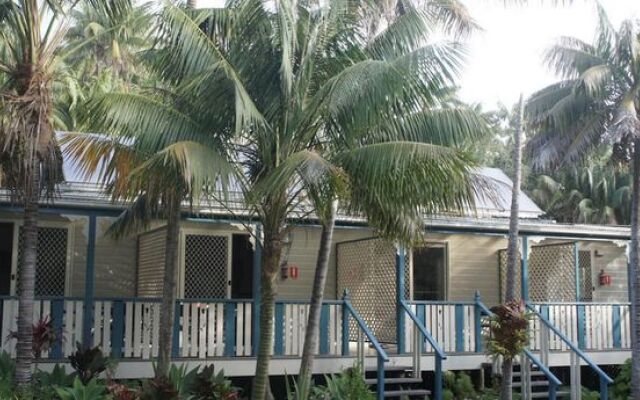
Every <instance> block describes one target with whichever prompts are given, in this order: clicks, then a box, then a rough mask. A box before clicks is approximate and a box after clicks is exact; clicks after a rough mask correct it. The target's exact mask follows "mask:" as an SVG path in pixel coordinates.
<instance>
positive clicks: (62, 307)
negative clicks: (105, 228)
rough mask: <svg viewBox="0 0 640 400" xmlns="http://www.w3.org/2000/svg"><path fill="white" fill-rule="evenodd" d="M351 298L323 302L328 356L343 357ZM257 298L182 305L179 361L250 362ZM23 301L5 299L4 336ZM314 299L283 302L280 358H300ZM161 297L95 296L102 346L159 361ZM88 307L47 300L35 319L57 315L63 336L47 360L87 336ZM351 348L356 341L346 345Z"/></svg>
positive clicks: (0, 302)
mask: <svg viewBox="0 0 640 400" xmlns="http://www.w3.org/2000/svg"><path fill="white" fill-rule="evenodd" d="M343 303H344V302H343V300H334V301H332V300H329V301H325V302H323V305H322V312H321V322H322V324H321V327H320V337H319V353H320V354H321V355H330V356H340V355H341V354H342V350H343V347H344V346H343V344H342V343H341V338H342V334H341V326H342V319H341V314H343V308H344V304H343ZM253 304H254V303H253V300H251V299H209V298H204V299H188V300H185V299H179V300H178V301H177V302H176V306H175V307H176V310H175V317H174V318H175V319H174V334H173V344H172V347H173V348H172V356H173V357H174V358H179V357H196V358H210V357H223V356H224V357H249V356H251V355H252V354H253V340H254V338H255V337H256V336H257V335H256V334H255V332H254V331H253V329H252V327H253V322H254V318H255V314H254V313H253V311H254V308H253ZM17 305H18V302H17V298H16V297H9V296H4V297H0V314H1V317H0V335H2V337H3V338H6V337H7V336H9V332H11V331H15V330H16V329H17V328H16V321H17ZM308 305H309V302H308V301H295V300H283V301H277V302H276V306H275V307H276V310H275V311H276V312H275V324H276V325H275V333H276V335H275V337H276V340H275V347H274V353H275V355H276V356H298V355H299V354H300V353H301V350H302V344H303V342H304V335H303V332H304V327H305V326H306V323H307V317H308ZM160 306H161V302H160V299H158V298H95V299H94V301H92V307H91V309H90V311H91V315H92V320H94V321H93V325H92V329H91V334H92V341H93V342H94V345H98V346H100V347H101V348H102V349H103V351H105V352H108V353H110V354H111V356H112V357H114V358H118V359H142V360H144V359H153V358H154V357H155V356H156V355H157V352H158V343H157V338H158V333H159V315H160ZM86 314H87V310H86V307H84V302H83V301H82V298H81V297H66V298H60V297H39V298H37V299H36V301H35V312H34V321H36V320H38V319H40V318H44V317H49V318H51V321H52V324H53V327H54V329H55V330H56V332H58V335H59V337H63V340H59V341H57V342H56V343H54V345H53V346H52V348H51V350H50V351H49V352H48V353H45V354H43V358H48V359H55V360H59V359H63V358H65V357H66V356H68V355H70V354H71V353H72V352H73V351H74V346H75V343H76V342H77V341H81V340H82V339H83V336H85V335H84V332H85V329H84V328H85V324H84V320H83V318H84V316H85V315H86ZM346 346H347V348H348V343H346ZM0 351H7V352H9V353H10V354H14V353H15V342H13V341H6V340H2V341H1V342H0Z"/></svg>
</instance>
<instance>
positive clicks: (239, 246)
mask: <svg viewBox="0 0 640 400" xmlns="http://www.w3.org/2000/svg"><path fill="white" fill-rule="evenodd" d="M250 239H251V237H250V236H249V235H244V234H241V235H237V234H236V235H233V240H232V245H231V255H232V257H231V298H232V299H251V298H253V245H252V244H251V241H250Z"/></svg>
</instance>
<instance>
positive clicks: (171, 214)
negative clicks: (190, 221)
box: [156, 198, 180, 377]
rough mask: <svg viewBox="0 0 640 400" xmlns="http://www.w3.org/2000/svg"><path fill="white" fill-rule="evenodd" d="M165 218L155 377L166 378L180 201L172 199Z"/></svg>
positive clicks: (171, 325)
mask: <svg viewBox="0 0 640 400" xmlns="http://www.w3.org/2000/svg"><path fill="white" fill-rule="evenodd" d="M171 203H172V204H170V205H169V208H170V209H169V210H168V216H167V237H166V240H165V243H166V248H165V256H164V283H163V286H162V308H161V309H160V337H159V339H158V367H157V368H156V377H160V376H166V375H167V373H168V372H169V365H170V364H171V348H172V344H173V328H174V327H173V322H174V317H175V309H176V307H175V303H176V274H177V272H178V260H179V257H178V238H179V236H180V199H179V198H177V199H173V201H172V202H171Z"/></svg>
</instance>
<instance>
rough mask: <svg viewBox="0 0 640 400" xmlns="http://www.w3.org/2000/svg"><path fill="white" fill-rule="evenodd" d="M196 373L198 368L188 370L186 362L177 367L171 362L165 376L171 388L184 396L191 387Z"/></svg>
mask: <svg viewBox="0 0 640 400" xmlns="http://www.w3.org/2000/svg"><path fill="white" fill-rule="evenodd" d="M197 375H198V368H194V369H192V370H188V369H187V365H186V364H183V365H181V366H179V367H178V366H177V365H175V364H172V365H171V368H169V373H168V376H167V377H168V378H169V381H170V382H171V384H172V385H173V388H174V389H175V390H176V391H177V392H178V395H179V396H180V397H184V396H186V395H187V394H189V393H190V392H191V390H192V389H193V386H194V384H195V381H196V377H197Z"/></svg>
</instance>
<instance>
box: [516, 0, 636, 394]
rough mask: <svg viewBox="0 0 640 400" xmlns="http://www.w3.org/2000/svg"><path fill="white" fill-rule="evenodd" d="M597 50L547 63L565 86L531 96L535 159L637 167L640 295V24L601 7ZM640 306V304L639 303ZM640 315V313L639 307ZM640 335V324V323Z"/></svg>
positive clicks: (572, 47) (584, 48)
mask: <svg viewBox="0 0 640 400" xmlns="http://www.w3.org/2000/svg"><path fill="white" fill-rule="evenodd" d="M598 10H599V20H598V25H597V28H596V33H595V40H594V42H593V43H586V42H584V41H581V40H579V39H577V38H572V37H565V38H561V39H560V40H559V41H558V43H557V44H556V45H554V46H553V47H552V48H550V49H549V50H548V52H547V54H546V58H545V60H546V62H547V64H548V65H549V67H550V68H551V69H553V70H554V71H555V72H556V73H557V74H558V75H559V76H560V77H561V79H562V80H561V81H560V82H558V83H555V84H553V85H550V86H548V87H546V88H544V89H542V90H540V91H539V92H537V93H535V94H534V95H532V96H531V98H530V99H529V101H528V104H527V114H528V117H527V120H528V121H529V122H530V123H532V125H533V127H534V128H535V129H536V130H537V133H536V135H535V137H533V138H532V140H531V141H530V142H529V152H530V154H531V155H532V156H533V157H532V158H533V161H534V163H535V165H536V166H538V167H546V168H553V167H558V166H565V165H572V164H573V163H575V162H577V161H579V160H581V159H583V158H584V157H585V156H587V155H589V154H590V153H591V152H592V150H593V149H595V148H596V147H600V146H602V145H607V146H609V147H611V148H612V155H613V156H612V157H613V159H614V161H617V162H623V163H631V164H632V168H631V171H632V180H631V181H632V185H631V186H632V206H631V242H630V251H629V264H630V268H632V269H633V270H634V271H636V272H637V273H635V274H634V276H636V277H637V278H636V281H635V282H633V285H634V286H635V287H636V289H637V290H636V291H640V270H639V268H638V267H639V264H638V255H639V252H640V241H639V237H638V235H639V224H638V206H639V196H640V151H639V149H640V121H639V120H638V100H637V99H638V96H639V95H640V52H639V51H638V48H639V47H640V45H639V43H638V25H637V22H636V21H635V20H626V21H624V22H622V24H621V25H620V28H619V29H618V30H616V29H614V27H613V26H612V24H611V22H610V21H609V18H608V17H607V14H606V12H605V11H604V9H603V8H602V7H600V6H599V7H598ZM634 301H635V302H638V304H637V305H640V296H635V298H634ZM634 309H635V310H639V309H640V307H635V308H634ZM634 321H635V322H634V323H635V324H637V327H640V318H634ZM634 329H636V330H637V328H634ZM638 339H640V338H636V339H634V344H633V379H632V385H633V393H632V397H634V398H640V341H639V340H638Z"/></svg>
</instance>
